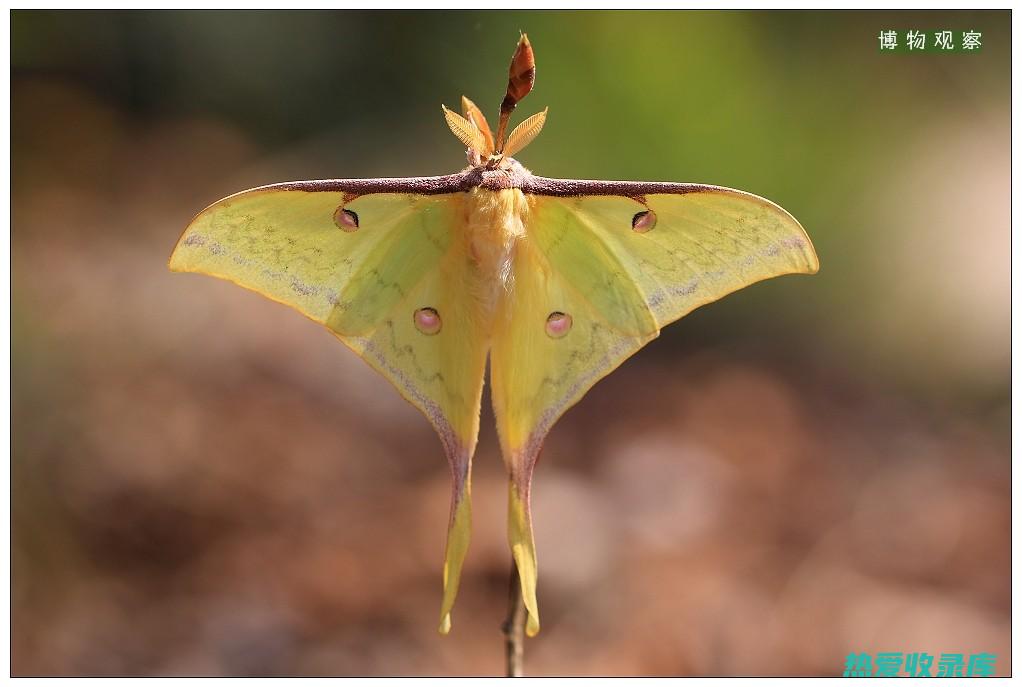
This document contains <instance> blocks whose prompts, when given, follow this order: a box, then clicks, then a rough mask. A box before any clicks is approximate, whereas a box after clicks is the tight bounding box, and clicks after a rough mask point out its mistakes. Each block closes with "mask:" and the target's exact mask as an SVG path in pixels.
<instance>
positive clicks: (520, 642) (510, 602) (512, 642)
mask: <svg viewBox="0 0 1022 687" xmlns="http://www.w3.org/2000/svg"><path fill="white" fill-rule="evenodd" d="M501 629H502V630H503V631H504V653H505V657H506V659H507V661H506V675H507V677H523V676H524V675H525V666H524V663H525V661H524V654H525V601H524V599H522V583H521V581H520V580H519V579H518V566H517V565H515V560H514V558H512V559H511V581H510V582H509V584H508V594H507V619H506V620H505V621H504V624H503V625H502V626H501Z"/></svg>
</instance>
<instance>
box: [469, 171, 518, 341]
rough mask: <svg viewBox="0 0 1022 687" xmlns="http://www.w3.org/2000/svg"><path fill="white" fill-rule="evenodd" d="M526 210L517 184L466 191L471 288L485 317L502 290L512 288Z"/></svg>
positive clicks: (490, 313) (491, 312)
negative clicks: (499, 188) (504, 187)
mask: <svg viewBox="0 0 1022 687" xmlns="http://www.w3.org/2000/svg"><path fill="white" fill-rule="evenodd" d="M528 211H529V203H528V200H527V199H526V198H525V195H524V194H523V193H522V192H521V191H520V190H519V189H517V188H513V189H505V190H500V191H491V190H488V189H484V188H476V189H473V190H472V191H470V192H469V193H468V202H467V203H466V212H467V215H468V217H467V222H466V224H465V226H466V235H465V240H466V241H467V242H468V254H469V256H470V257H471V259H472V261H473V263H474V266H475V270H476V279H475V280H473V285H472V287H471V288H472V289H473V291H474V294H473V295H474V296H475V297H476V299H477V302H478V303H479V305H480V311H481V312H480V314H481V315H482V316H483V317H484V319H485V320H486V321H489V322H492V321H493V315H494V313H495V311H496V308H497V304H498V303H499V302H500V299H501V296H502V294H503V295H504V296H507V295H509V294H510V293H511V292H512V290H513V289H514V271H513V263H514V254H515V246H516V244H517V243H518V241H520V240H521V239H522V238H524V237H525V220H526V216H527V214H528Z"/></svg>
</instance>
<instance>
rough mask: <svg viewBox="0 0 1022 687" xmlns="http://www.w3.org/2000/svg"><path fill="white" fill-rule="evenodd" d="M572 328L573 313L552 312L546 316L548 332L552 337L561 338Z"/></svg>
mask: <svg viewBox="0 0 1022 687" xmlns="http://www.w3.org/2000/svg"><path fill="white" fill-rule="evenodd" d="M570 330H571V315H568V314H567V313H563V312H552V313H550V316H549V317H547V318H546V334H547V336H549V337H550V338H551V339H560V338H561V337H562V336H564V335H565V334H567V333H568V332H569V331H570Z"/></svg>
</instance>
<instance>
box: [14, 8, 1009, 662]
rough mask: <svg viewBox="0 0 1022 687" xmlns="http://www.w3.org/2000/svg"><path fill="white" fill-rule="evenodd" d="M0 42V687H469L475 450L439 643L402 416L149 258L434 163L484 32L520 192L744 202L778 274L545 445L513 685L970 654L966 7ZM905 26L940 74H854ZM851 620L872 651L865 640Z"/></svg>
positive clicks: (46, 36) (451, 149)
mask: <svg viewBox="0 0 1022 687" xmlns="http://www.w3.org/2000/svg"><path fill="white" fill-rule="evenodd" d="M11 18H12V28H11V42H12V47H11V56H12V87H11V90H12V105H11V111H12V112H11V144H12V154H13V175H12V176H13V178H12V215H13V236H12V252H13V304H12V305H13V342H12V343H13V347H14V370H13V377H14V408H13V420H12V422H13V426H14V443H13V455H12V477H13V485H14V498H13V504H12V514H13V521H14V546H13V549H14V554H13V555H14V607H15V610H14V628H15V629H14V645H13V653H14V657H15V672H20V673H35V674H38V673H54V672H56V673H63V672H67V673H75V674H81V673H86V674H109V673H113V674H135V673H140V672H146V673H149V672H160V673H267V672H281V673H302V674H305V673H328V674H330V673H336V672H372V673H383V674H393V673H402V672H420V673H421V672H427V673H437V672H443V673H450V672H455V673H473V672H475V673H478V672H487V671H492V670H493V669H494V667H495V666H497V665H499V643H498V642H497V641H496V640H495V639H494V638H493V637H491V635H490V634H489V633H490V632H491V630H492V629H493V627H495V623H496V619H497V618H499V616H500V614H501V609H500V608H499V606H500V604H501V603H502V599H503V584H504V575H505V570H506V550H505V549H504V544H503V535H502V532H501V531H502V529H503V512H502V508H503V507H504V501H503V499H504V489H505V487H504V484H503V473H502V470H501V468H500V465H499V457H498V456H497V455H496V448H495V445H496V442H495V439H494V437H493V434H492V426H491V425H492V422H491V421H490V420H489V419H488V418H485V417H484V423H483V424H484V428H483V434H482V439H481V443H480V455H479V456H478V457H477V459H476V464H477V468H476V470H477V477H476V482H475V491H476V497H477V508H476V510H477V515H476V517H477V532H478V534H477V535H476V538H475V541H474V544H473V546H474V549H473V552H472V553H470V558H469V564H468V567H467V568H466V571H467V573H466V575H467V577H466V579H465V581H463V584H462V590H463V591H462V595H463V599H460V600H459V604H460V605H459V614H460V615H459V616H458V617H457V618H456V619H455V634H454V635H453V636H452V637H451V638H450V639H449V640H443V641H441V640H439V639H438V638H435V637H433V636H432V634H431V633H432V629H433V622H434V615H435V611H436V606H437V604H438V603H439V596H438V594H437V591H438V589H439V561H440V548H441V545H442V533H443V524H444V522H445V518H446V513H445V512H444V508H445V507H446V493H445V491H446V484H445V480H446V468H445V467H444V465H443V461H442V456H441V454H440V453H439V445H438V444H436V443H435V442H434V441H433V438H432V436H431V435H430V434H429V429H428V426H427V425H426V423H425V421H424V420H422V418H420V417H418V416H417V415H416V414H415V413H414V411H412V410H411V409H410V408H408V407H406V406H405V404H403V403H401V402H400V400H399V399H398V398H397V395H396V393H394V392H393V390H391V389H390V388H389V387H387V386H386V384H385V382H383V381H381V380H378V379H376V378H375V377H373V375H372V374H371V373H370V372H369V371H368V370H367V369H363V368H364V366H362V365H361V363H359V362H358V361H357V360H355V359H354V356H350V355H348V354H346V352H345V351H344V350H343V349H341V347H340V346H339V345H338V344H337V343H336V342H335V341H334V340H333V339H332V338H331V337H329V336H328V335H326V334H325V333H324V332H321V331H314V330H315V328H314V327H312V325H310V324H309V323H308V322H306V321H305V320H303V319H302V318H301V317H299V316H296V315H293V313H289V312H286V311H284V309H282V308H279V307H278V306H276V305H275V304H272V303H263V302H262V301H261V300H260V299H258V298H257V297H256V296H254V295H252V294H248V293H241V292H240V290H238V289H236V288H234V287H232V286H231V285H228V284H221V283H217V282H214V281H213V280H203V279H199V278H196V277H182V276H179V275H178V276H174V275H170V274H168V273H167V272H166V270H165V260H166V258H167V256H168V255H169V253H170V250H171V248H172V246H173V243H174V241H175V240H176V238H177V236H178V235H179V232H180V230H181V229H182V228H183V227H184V226H185V224H186V223H187V222H188V220H189V219H190V218H191V216H193V215H194V213H195V212H197V211H198V210H200V209H201V208H202V207H203V206H205V205H206V204H208V203H210V202H212V201H214V200H216V199H217V198H219V197H222V196H225V195H228V194H230V193H233V192H235V191H238V190H241V189H244V188H247V187H251V186H256V185H260V184H265V183H272V182H277V181H285V180H289V179H302V178H306V179H308V178H324V177H363V176H409V175H424V174H440V173H447V172H451V171H454V170H456V169H459V168H461V167H462V166H464V164H465V161H464V156H463V151H462V149H461V148H460V145H459V144H458V143H457V142H456V141H455V139H453V138H452V137H451V136H450V135H449V133H448V131H447V129H446V127H445V125H444V122H443V118H442V115H441V111H440V104H441V103H445V104H447V105H448V106H457V105H458V104H459V99H460V96H461V95H462V94H465V95H467V96H469V97H470V98H472V99H473V100H475V102H476V103H477V104H479V105H480V106H481V107H482V108H483V109H484V111H485V112H487V113H488V114H490V116H491V117H492V116H493V115H494V114H495V111H496V108H497V105H498V104H499V101H500V98H501V96H502V94H503V89H504V85H505V78H506V69H507V63H508V60H509V58H510V56H511V53H512V51H513V48H514V46H515V41H516V39H517V36H518V32H519V31H520V30H521V31H525V32H527V33H528V34H529V37H530V39H531V41H532V43H533V46H534V49H535V52H536V57H537V82H536V88H535V90H534V91H533V93H532V94H531V95H530V96H529V97H528V98H527V99H526V100H524V101H523V103H522V104H521V105H520V106H519V109H518V111H517V112H516V115H515V117H516V121H518V120H520V119H521V118H523V117H525V116H528V115H529V114H532V113H533V112H535V111H538V110H540V109H542V108H543V107H544V106H549V108H550V113H549V117H548V120H547V124H546V127H545V129H544V131H543V133H542V134H541V136H540V137H539V138H538V139H537V141H536V142H534V143H533V144H532V145H531V146H530V147H529V148H528V149H527V150H525V151H523V153H522V154H521V155H520V159H521V162H522V163H523V164H525V165H526V166H527V167H528V168H530V169H531V170H533V171H534V172H535V173H537V174H542V175H544V176H554V177H575V178H617V179H647V180H674V181H697V182H705V183H714V184H721V185H725V186H732V187H736V188H741V189H743V190H747V191H751V192H753V193H757V194H759V195H762V196H765V197H767V198H770V199H771V200H774V201H775V202H777V203H779V204H780V205H782V206H783V207H785V208H786V209H788V210H789V211H790V212H791V213H792V214H793V215H794V216H795V217H797V218H798V219H799V220H800V221H801V222H802V224H803V225H804V227H805V228H806V230H807V232H808V233H809V235H810V237H811V238H812V240H813V241H814V243H815V245H816V248H817V251H818V253H819V256H820V261H821V271H820V273H819V274H818V275H815V276H812V277H785V278H781V279H777V280H771V281H769V282H767V283H764V284H758V285H756V286H754V287H751V288H749V289H746V290H744V291H742V292H739V293H737V294H734V295H732V296H729V297H728V298H726V299H724V300H722V301H721V302H719V303H715V304H713V305H712V306H710V307H706V308H701V309H699V310H697V311H696V312H694V313H692V314H691V315H690V316H688V317H686V318H684V319H683V320H682V321H680V322H678V323H676V324H674V325H672V326H670V327H668V328H667V329H666V330H665V331H664V332H663V334H662V336H661V337H660V338H659V339H658V340H657V341H654V342H653V343H651V344H650V346H649V347H648V348H647V349H646V350H644V351H643V352H641V353H640V354H639V355H637V356H636V357H635V358H633V359H632V360H631V361H629V363H627V364H626V365H624V366H623V367H622V368H621V370H620V371H618V372H615V373H614V374H613V375H611V377H610V378H609V379H608V380H607V381H605V382H601V383H600V384H598V385H597V386H596V387H595V388H594V389H593V391H592V392H591V393H590V394H589V396H588V397H587V399H586V400H585V401H584V402H583V403H582V404H581V405H580V406H579V407H578V409H576V410H573V411H572V412H570V413H569V414H568V415H567V416H566V417H565V419H564V420H563V421H562V422H561V423H560V424H559V425H558V427H557V428H555V430H554V432H553V433H552V434H551V437H550V440H549V442H548V446H547V449H546V454H545V455H546V456H547V457H545V458H544V464H543V466H542V467H541V469H540V471H539V474H538V476H537V487H536V490H537V508H539V509H542V508H544V507H546V508H548V509H551V511H552V512H551V515H552V516H554V517H551V516H547V517H546V518H545V519H544V516H543V514H542V513H540V514H538V516H537V522H539V523H547V524H545V525H542V524H541V526H540V527H541V529H540V531H538V532H537V537H538V541H539V546H540V561H541V566H546V567H541V573H540V580H541V581H540V586H541V595H543V594H546V595H547V596H546V597H545V598H543V599H542V600H541V604H542V605H543V606H544V608H545V609H549V610H548V611H545V613H547V614H548V615H546V617H545V620H546V621H547V622H548V625H547V626H546V627H545V628H544V634H543V635H541V637H540V638H539V639H538V640H536V641H535V642H533V643H531V644H530V655H531V656H532V657H533V659H534V661H535V663H533V664H532V665H534V666H537V671H538V672H550V673H561V674H563V673H565V672H569V673H570V672H584V673H600V672H609V673H623V674H635V673H647V672H649V673H677V672H683V673H700V672H701V673H709V674H734V673H736V672H737V673H744V674H759V673H763V672H768V673H771V674H793V673H796V674H804V673H813V674H820V673H828V672H830V673H833V672H834V671H837V670H838V669H839V668H840V661H841V659H842V658H843V656H844V655H846V654H847V652H848V651H850V650H867V649H868V648H869V647H868V646H867V644H868V642H867V640H866V639H865V638H868V637H874V638H877V641H878V642H880V643H881V644H883V642H881V640H884V641H885V642H886V644H883V646H882V647H880V648H881V649H883V650H892V649H893V650H900V649H905V650H915V649H921V650H928V649H930V648H935V649H938V650H939V649H949V650H950V649H955V650H957V649H962V650H967V649H969V648H970V647H967V646H964V643H963V642H964V640H962V638H963V637H965V638H968V641H973V640H975V642H976V643H977V645H976V646H975V647H973V648H975V649H977V650H991V648H993V650H995V651H1003V650H1004V647H1006V646H1007V643H1006V638H1007V635H1008V633H1007V630H1006V628H1007V623H1008V617H1009V616H1008V599H1009V586H1010V584H1009V583H1010V568H1009V561H1008V560H1007V555H1008V551H1009V547H1008V531H1009V529H1008V513H1009V509H1008V504H1009V496H1010V495H1009V493H1008V479H1007V476H1008V474H1009V468H1010V452H1009V436H1010V432H1009V411H1010V400H1009V388H1010V382H1009V370H1010V357H1009V355H1010V351H1009V348H1010V346H1009V344H1010V336H1009V298H1010V291H1009V276H1010V256H1009V246H1010V216H1009V211H1010V67H1011V59H1010V58H1011V55H1010V42H1011V41H1010V39H1011V32H1010V19H1011V15H1010V12H1009V11H940V12H930V11H898V12H818V11H817V12H802V11H757V12H749V11H685V12H681V11H657V12H652V11H613V12H611V11H606V12H567V11H514V12H508V11H486V12H482V11H480V12H448V11H429V12H425V11H424V12H405V11H400V12H386V13H382V12H381V13H373V12H340V11H329V12H328V11H292V12H277V11H274V12H267V11H259V12H256V11H252V12H226V11H120V12H113V11H103V12H97V11H90V12H84V11H60V12H58V11H23V10H17V11H14V12H12V15H11ZM908 28H917V29H927V30H931V29H943V28H947V29H952V30H955V31H962V30H976V31H981V32H982V34H983V50H982V51H981V52H980V53H978V54H967V53H961V52H956V53H954V54H949V55H940V54H933V53H929V52H928V53H924V54H921V55H911V54H905V53H898V54H885V53H881V52H880V51H879V49H878V40H877V35H878V33H879V32H880V31H881V30H885V29H908ZM236 292H237V293H236ZM622 399H624V401H625V402H622ZM486 412H487V413H488V411H486ZM544 485H547V486H544ZM544 489H547V490H549V491H547V492H544ZM544 493H546V494H548V496H546V497H545V496H544ZM394 494H398V495H400V498H394ZM544 503H545V504H546V506H544V505H543V504H544ZM551 504H552V505H551ZM564 504H567V505H564ZM558 509H559V510H558ZM565 522H566V523H568V524H567V525H564V524H563V523H565ZM593 523H596V524H593ZM847 541H850V542H852V544H849V545H847V546H846V545H845V542H847ZM382 542H387V544H386V545H384V544H383V543H382ZM876 542H879V544H877V543H876ZM405 547H410V548H409V549H408V550H406V548H405ZM586 547H589V548H586ZM890 551H907V552H908V553H907V554H906V555H905V556H901V557H899V556H891V555H887V554H888V552H890ZM558 554H560V562H558V558H557V556H558ZM339 580H354V582H351V583H350V584H347V585H343V584H340V583H339V582H338V581H339ZM544 584H546V585H547V586H546V587H544ZM665 588H669V589H671V590H672V591H671V593H665V592H664V589H665ZM544 589H545V590H547V591H544ZM862 604H866V605H865V606H863V605H862ZM871 604H872V605H871ZM892 605H893V607H895V608H898V609H901V611H904V618H905V620H904V623H902V624H897V623H886V624H884V625H883V627H878V626H875V625H872V624H871V622H872V621H871V620H870V619H871V618H877V617H881V618H883V617H886V616H884V615H883V614H882V613H880V611H883V610H885V609H886V610H889V609H890V608H891V607H892ZM862 608H869V609H874V610H876V609H879V611H878V612H877V613H864V612H860V611H861V609H862ZM901 611H899V613H900V612H901ZM764 617H766V618H768V619H769V620H770V623H766V625H767V626H768V627H769V628H772V630H771V632H760V628H761V627H762V626H763V625H764V623H763V618H764ZM690 618H696V619H697V620H698V623H695V624H693V623H690V622H689V619H690ZM679 619H680V620H679ZM935 619H936V620H935ZM963 619H964V620H963ZM491 621H492V622H491ZM459 623H461V625H460V626H459ZM771 623H772V624H771ZM830 623H833V624H834V625H833V626H832V625H831V624H830ZM696 625H698V627H696ZM935 627H939V632H943V633H945V634H937V635H934V634H927V633H928V632H930V631H931V630H932V629H933V628H935ZM459 628H460V629H459ZM749 628H754V631H753V630H750V629H749ZM821 628H823V629H821ZM934 631H936V630H934ZM459 633H460V634H459ZM955 633H957V634H955ZM848 637H855V638H858V637H862V638H864V639H863V644H862V645H857V646H848V645H847V641H846V640H847V638H848ZM764 638H765V639H764ZM930 640H933V641H938V640H939V641H944V642H947V643H945V644H939V645H937V646H933V644H927V643H926V642H927V641H930ZM764 642H766V644H764ZM899 642H900V643H899ZM913 642H914V643H913ZM922 644H926V646H923V645H922ZM594 646H595V647H605V648H606V650H605V651H602V652H597V653H595V654H594V652H593V647H594ZM878 646H879V645H878ZM764 647H766V648H764ZM842 652H844V653H842ZM1006 662H1007V658H1006V656H1005V659H1004V661H1002V662H1001V663H999V666H1002V667H1004V668H1005V669H1006V667H1007V666H1006ZM999 670H1000V669H999ZM1001 674H1004V673H1003V672H1002V673H1001Z"/></svg>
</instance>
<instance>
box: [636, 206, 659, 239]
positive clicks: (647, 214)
mask: <svg viewBox="0 0 1022 687" xmlns="http://www.w3.org/2000/svg"><path fill="white" fill-rule="evenodd" d="M655 226H656V213H654V212H653V211H652V210H645V211H643V212H638V213H636V214H635V217H632V229H634V230H635V231H637V232H638V233H640V234H645V233H646V232H647V231H649V230H650V229H652V228H653V227H655Z"/></svg>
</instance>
